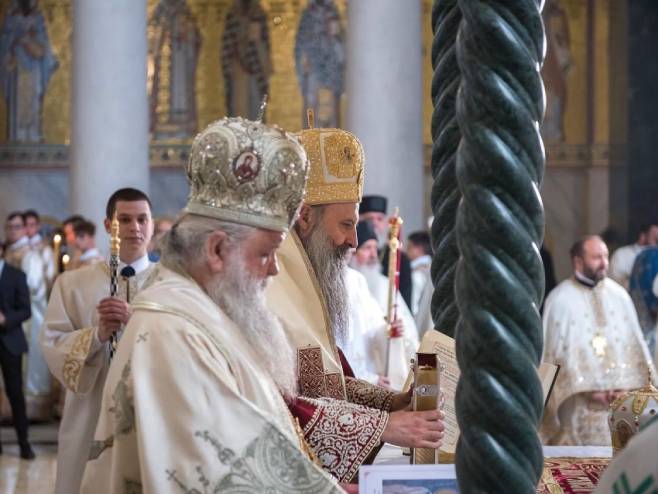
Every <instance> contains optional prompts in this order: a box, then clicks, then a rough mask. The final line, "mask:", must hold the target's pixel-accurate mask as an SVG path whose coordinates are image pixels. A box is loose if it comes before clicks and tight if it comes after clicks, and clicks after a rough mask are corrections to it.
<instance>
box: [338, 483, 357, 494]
mask: <svg viewBox="0 0 658 494" xmlns="http://www.w3.org/2000/svg"><path fill="white" fill-rule="evenodd" d="M339 485H340V487H341V489H343V490H344V491H345V492H347V494H359V484H346V483H344V482H341V483H340V484H339Z"/></svg>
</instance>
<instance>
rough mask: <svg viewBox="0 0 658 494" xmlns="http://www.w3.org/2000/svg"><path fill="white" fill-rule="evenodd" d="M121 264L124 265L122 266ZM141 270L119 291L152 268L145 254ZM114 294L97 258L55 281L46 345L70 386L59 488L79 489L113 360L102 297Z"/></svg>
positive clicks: (64, 492)
mask: <svg viewBox="0 0 658 494" xmlns="http://www.w3.org/2000/svg"><path fill="white" fill-rule="evenodd" d="M122 266H123V264H122V265H120V267H122ZM131 266H132V267H133V268H134V269H135V273H136V274H135V276H133V277H131V278H129V281H124V280H120V281H119V284H118V288H119V292H118V297H120V298H121V299H123V300H126V287H127V283H130V294H131V298H132V297H134V296H135V295H136V294H137V292H138V291H139V290H140V289H141V288H142V286H143V285H144V283H145V282H146V281H147V279H148V277H149V276H150V275H151V274H152V271H153V269H154V266H155V265H154V264H151V263H150V262H149V261H148V257H147V256H144V257H142V258H140V259H138V260H137V261H135V262H133V263H132V264H131ZM109 294H110V269H109V266H108V265H107V263H96V264H92V265H90V266H86V267H83V268H80V269H76V270H73V271H67V272H66V273H63V274H61V275H60V276H59V277H58V278H57V280H56V281H55V285H54V287H53V291H52V294H51V297H50V302H49V304H48V309H47V311H46V317H45V321H44V325H43V329H42V332H41V341H40V343H41V350H42V352H43V355H44V357H45V359H46V362H47V363H48V367H49V368H50V371H51V372H52V373H53V375H54V376H55V377H56V378H57V379H58V380H59V381H60V382H61V383H62V385H64V387H66V400H65V403H64V413H63V416H62V421H61V423H60V426H59V438H58V443H59V445H58V450H57V480H56V485H55V492H56V493H57V494H70V493H73V492H78V490H79V488H80V481H81V479H82V473H83V472H84V467H85V463H86V461H87V458H88V456H89V448H90V445H91V441H92V440H93V435H94V429H95V428H96V422H97V420H98V415H99V412H100V405H101V397H102V390H103V384H104V383H105V377H106V375H107V369H108V367H109V364H110V360H109V350H108V345H107V344H103V343H101V342H100V340H99V339H98V312H97V310H96V306H97V304H98V302H99V301H100V300H102V299H103V298H105V297H108V296H109Z"/></svg>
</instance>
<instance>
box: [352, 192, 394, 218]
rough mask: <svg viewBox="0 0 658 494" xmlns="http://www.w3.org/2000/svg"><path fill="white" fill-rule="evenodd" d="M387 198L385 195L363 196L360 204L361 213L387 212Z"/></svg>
mask: <svg viewBox="0 0 658 494" xmlns="http://www.w3.org/2000/svg"><path fill="white" fill-rule="evenodd" d="M387 202H388V201H387V200H386V198H385V197H384V196H375V195H372V196H363V200H362V201H361V204H360V205H359V214H364V213H384V214H386V207H387Z"/></svg>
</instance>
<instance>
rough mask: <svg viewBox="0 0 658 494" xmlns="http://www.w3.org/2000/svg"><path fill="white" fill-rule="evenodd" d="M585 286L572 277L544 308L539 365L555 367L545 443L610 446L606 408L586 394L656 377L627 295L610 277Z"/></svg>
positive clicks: (639, 383)
mask: <svg viewBox="0 0 658 494" xmlns="http://www.w3.org/2000/svg"><path fill="white" fill-rule="evenodd" d="M577 276H580V278H581V279H577ZM588 283H589V285H591V284H592V282H591V280H589V279H585V278H583V277H582V275H580V274H579V273H576V275H575V276H574V277H572V278H569V279H567V280H565V281H563V282H562V283H560V284H559V285H558V286H557V287H555V288H554V289H553V290H552V291H551V293H550V295H549V296H548V298H547V299H546V305H545V306H544V316H543V324H544V356H543V360H544V361H545V362H548V363H553V364H558V365H559V366H560V370H559V373H558V377H557V381H556V383H555V385H554V387H553V392H552V395H551V397H550V399H549V402H548V405H547V407H546V410H545V411H544V420H543V424H542V428H541V434H542V439H543V440H544V442H545V443H547V444H555V445H588V446H596V445H599V446H609V445H610V444H611V437H610V430H609V427H608V407H607V406H606V405H605V404H603V403H600V402H598V401H594V400H592V399H591V397H590V396H591V393H593V392H597V391H608V390H610V391H613V390H628V389H635V388H640V387H642V386H645V385H646V383H647V379H648V374H649V372H652V373H653V372H655V370H654V369H653V364H652V363H651V359H650V357H649V352H648V349H647V346H646V344H645V342H644V339H643V338H642V332H641V330H640V325H639V322H638V319H637V314H636V312H635V307H634V306H633V302H632V301H631V298H630V296H629V295H628V293H627V292H626V291H625V290H624V288H623V287H622V286H621V285H619V284H618V283H616V282H615V281H613V280H611V279H610V278H604V279H603V280H601V281H599V282H598V283H596V285H594V286H589V285H588Z"/></svg>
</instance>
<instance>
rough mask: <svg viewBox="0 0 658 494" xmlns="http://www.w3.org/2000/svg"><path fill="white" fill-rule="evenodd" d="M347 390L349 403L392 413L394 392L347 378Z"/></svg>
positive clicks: (360, 380)
mask: <svg viewBox="0 0 658 494" xmlns="http://www.w3.org/2000/svg"><path fill="white" fill-rule="evenodd" d="M345 388H346V391H347V400H348V401H349V402H351V403H357V404H359V405H364V406H367V407H370V408H376V409H377V410H384V411H385V412H390V411H391V404H392V403H393V396H394V395H395V393H393V392H392V391H389V390H387V389H384V388H382V387H381V386H376V385H374V384H370V383H369V382H367V381H364V380H362V379H355V378H353V377H345Z"/></svg>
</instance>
